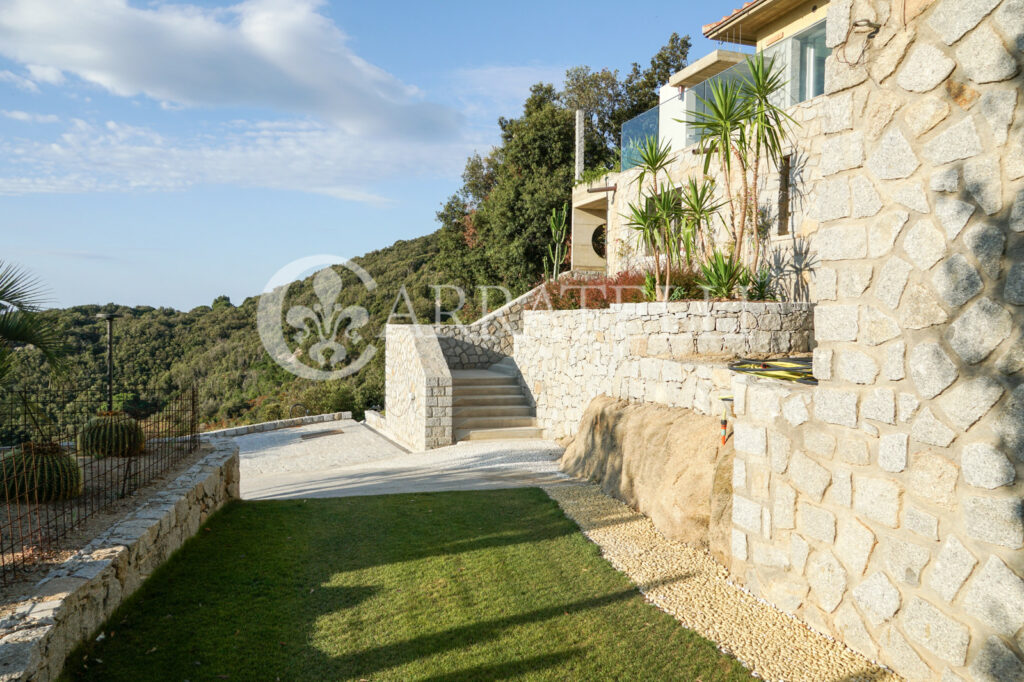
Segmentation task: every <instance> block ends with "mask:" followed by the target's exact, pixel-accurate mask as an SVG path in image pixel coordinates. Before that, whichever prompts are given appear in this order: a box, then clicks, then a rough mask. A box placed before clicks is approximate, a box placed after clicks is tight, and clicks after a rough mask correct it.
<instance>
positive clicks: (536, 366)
mask: <svg viewBox="0 0 1024 682" xmlns="http://www.w3.org/2000/svg"><path fill="white" fill-rule="evenodd" d="M812 308H813V306H811V305H810V304H807V303H763V302H712V303H704V302H673V303H624V304H617V305H612V307H611V308H610V309H604V310H561V311H526V313H525V314H524V316H523V330H522V333H520V334H518V335H516V336H515V352H514V355H513V357H514V359H515V362H516V365H518V367H519V371H520V373H521V375H522V382H523V385H524V387H525V388H526V390H527V394H528V395H529V396H530V397H531V400H532V401H533V403H534V405H535V407H536V410H537V424H538V426H540V427H542V428H543V429H545V434H546V435H547V436H548V437H549V438H561V437H563V436H569V435H573V434H574V433H575V432H576V429H577V428H578V427H579V423H580V419H581V418H582V417H583V411H584V410H585V409H586V407H587V405H589V404H590V401H591V400H593V399H594V398H595V397H596V396H598V395H607V396H611V397H613V398H620V399H623V400H631V401H637V402H653V403H661V404H664V405H670V406H673V407H687V408H692V409H694V410H696V411H698V412H700V413H702V414H716V415H717V414H720V413H721V403H720V402H719V401H718V397H719V396H720V395H724V394H727V393H728V391H729V380H730V372H729V371H728V369H727V366H726V365H727V362H728V360H729V359H732V358H735V357H737V356H755V357H756V356H766V355H785V354H791V353H806V352H808V351H809V350H810V339H811V334H812V330H811V324H812V313H811V311H812Z"/></svg>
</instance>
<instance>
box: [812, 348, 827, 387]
mask: <svg viewBox="0 0 1024 682" xmlns="http://www.w3.org/2000/svg"><path fill="white" fill-rule="evenodd" d="M811 372H812V373H813V374H814V378H815V379H817V380H819V381H828V380H829V379H831V378H832V351H831V350H830V349H828V348H822V347H820V346H819V347H817V348H815V349H814V355H813V357H812V358H811Z"/></svg>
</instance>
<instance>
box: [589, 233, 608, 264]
mask: <svg viewBox="0 0 1024 682" xmlns="http://www.w3.org/2000/svg"><path fill="white" fill-rule="evenodd" d="M607 241H608V226H607V225H600V226H598V227H597V228H596V229H595V230H594V233H593V234H592V235H590V246H591V247H592V248H593V249H594V252H595V253H597V255H598V256H600V257H601V258H607V256H605V251H607Z"/></svg>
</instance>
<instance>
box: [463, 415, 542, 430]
mask: <svg viewBox="0 0 1024 682" xmlns="http://www.w3.org/2000/svg"><path fill="white" fill-rule="evenodd" d="M536 423H537V421H536V420H535V419H534V418H533V417H530V416H526V417H453V419H452V426H453V427H454V428H456V429H506V428H513V427H517V426H534V425H536Z"/></svg>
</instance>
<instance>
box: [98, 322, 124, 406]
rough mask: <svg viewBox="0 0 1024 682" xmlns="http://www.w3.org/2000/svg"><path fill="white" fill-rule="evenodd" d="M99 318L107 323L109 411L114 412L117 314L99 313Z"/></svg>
mask: <svg viewBox="0 0 1024 682" xmlns="http://www.w3.org/2000/svg"><path fill="white" fill-rule="evenodd" d="M96 317H97V318H99V319H101V320H106V321H107V411H108V412H113V411H114V320H115V319H117V318H118V317H120V315H118V314H117V313H99V314H98V315H97V316H96Z"/></svg>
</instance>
